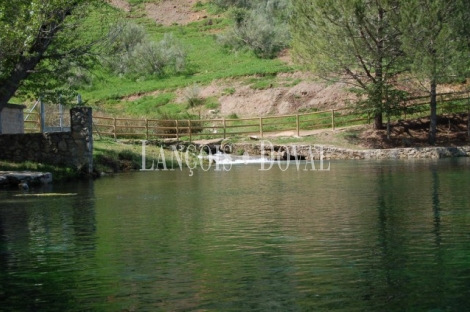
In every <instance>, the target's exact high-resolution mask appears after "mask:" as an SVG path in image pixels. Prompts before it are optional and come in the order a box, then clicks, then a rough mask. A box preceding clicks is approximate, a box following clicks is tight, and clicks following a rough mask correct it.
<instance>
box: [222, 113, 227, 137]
mask: <svg viewBox="0 0 470 312" xmlns="http://www.w3.org/2000/svg"><path fill="white" fill-rule="evenodd" d="M222 121H223V126H224V139H225V136H226V134H227V132H226V130H227V129H226V128H225V127H226V123H225V118H223V119H222Z"/></svg>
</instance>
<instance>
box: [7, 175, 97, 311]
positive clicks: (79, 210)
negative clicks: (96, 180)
mask: <svg viewBox="0 0 470 312" xmlns="http://www.w3.org/2000/svg"><path fill="white" fill-rule="evenodd" d="M35 191H39V192H42V191H50V190H48V189H41V190H35ZM14 195H17V192H7V193H5V192H4V193H1V194H0V196H1V197H0V202H1V209H0V255H1V258H0V280H1V282H0V306H1V307H2V311H45V310H48V311H52V310H63V311H65V310H67V309H69V308H71V307H72V308H73V306H75V303H78V302H79V301H80V299H79V296H77V295H79V294H77V292H76V291H74V289H76V286H77V284H78V283H82V281H83V269H84V266H86V265H89V261H88V259H91V258H93V257H94V255H93V253H94V249H95V240H96V238H95V237H94V233H95V216H94V215H95V213H94V207H93V203H92V200H91V199H92V198H93V186H92V185H90V184H86V185H82V187H81V188H80V195H81V196H74V197H56V198H34V199H33V198H26V197H22V198H18V197H14Z"/></svg>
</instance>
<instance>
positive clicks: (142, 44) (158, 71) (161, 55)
mask: <svg viewBox="0 0 470 312" xmlns="http://www.w3.org/2000/svg"><path fill="white" fill-rule="evenodd" d="M110 34H111V35H110V37H112V38H115V39H114V42H113V44H112V45H111V47H110V53H111V56H110V57H109V58H108V64H109V66H110V68H111V69H112V70H113V71H114V72H115V73H118V74H124V75H131V76H137V77H142V76H144V77H145V76H151V75H156V76H162V75H164V74H171V73H181V72H184V70H185V69H186V52H185V50H184V48H183V46H182V45H181V43H180V42H179V41H178V40H177V39H176V38H175V37H174V36H173V35H172V34H165V35H164V37H163V39H162V40H161V41H159V42H154V41H151V40H149V38H148V37H147V35H146V32H145V30H144V28H143V27H142V26H139V25H136V24H135V23H131V22H126V23H119V24H117V25H116V26H115V27H113V29H111V31H110Z"/></svg>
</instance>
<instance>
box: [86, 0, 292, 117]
mask: <svg viewBox="0 0 470 312" xmlns="http://www.w3.org/2000/svg"><path fill="white" fill-rule="evenodd" d="M142 2H144V1H141V0H132V1H131V4H132V5H134V6H135V5H139V4H141V3H142ZM145 2H149V1H148V0H146V1H145ZM155 2H157V1H155ZM204 5H205V6H206V4H204ZM108 14H109V15H110V16H111V17H109V19H110V20H112V19H113V18H115V19H119V18H121V17H122V12H119V11H117V10H114V9H109V12H108ZM98 18H99V17H97V16H95V17H90V19H91V21H92V22H96V23H98V22H99V20H97V19H98ZM134 21H135V22H137V23H139V24H141V25H143V26H144V27H145V28H146V30H147V32H148V34H149V36H150V38H151V39H152V40H155V41H159V40H161V39H162V38H163V35H164V34H165V33H173V35H174V36H175V37H176V38H178V39H179V40H180V41H181V42H182V44H183V45H184V46H185V48H186V51H187V53H188V67H187V71H186V72H185V73H184V74H179V75H171V76H170V75H168V76H163V77H141V78H139V79H131V78H128V77H119V76H116V75H114V74H112V73H110V72H107V70H105V69H104V68H97V69H96V70H95V71H94V79H93V82H92V85H91V86H87V87H84V88H82V90H79V92H80V94H81V95H82V98H83V99H85V100H86V101H87V104H88V105H92V106H105V107H106V106H107V105H109V104H117V103H121V104H126V105H127V104H129V103H124V102H125V100H124V98H125V97H127V96H130V95H134V94H143V95H145V94H148V93H150V92H153V91H156V90H161V91H164V92H165V93H170V92H172V90H175V89H180V88H185V87H187V86H188V85H191V84H199V85H207V84H210V83H211V82H212V81H214V80H217V79H225V78H234V77H246V76H252V75H258V76H263V77H268V78H262V79H257V80H256V81H254V82H253V85H254V87H255V88H265V87H266V86H268V85H269V83H270V82H269V80H272V78H273V77H274V75H275V74H277V73H280V72H288V71H292V70H293V69H292V68H291V67H289V66H287V65H286V64H284V63H282V62H281V61H279V60H265V59H259V58H257V57H256V56H255V55H253V53H251V52H237V53H231V52H229V51H226V50H225V49H224V48H223V47H221V46H220V45H218V44H217V43H216V38H215V35H214V32H220V31H223V30H224V29H225V28H226V27H227V26H228V25H229V24H230V21H229V20H228V19H226V18H222V17H221V18H212V21H213V22H212V25H208V23H207V22H206V21H204V20H202V21H197V22H194V23H190V24H189V25H185V26H181V25H172V26H161V25H157V24H156V23H155V21H153V20H150V19H147V18H135V19H134ZM149 100H150V99H145V100H142V101H143V102H142V103H146V102H147V101H149ZM138 106H139V107H142V110H140V109H138V108H130V109H128V110H127V113H130V114H133V115H134V114H135V115H141V114H142V113H143V112H144V113H145V112H147V111H149V110H151V109H152V105H150V104H142V105H140V104H138Z"/></svg>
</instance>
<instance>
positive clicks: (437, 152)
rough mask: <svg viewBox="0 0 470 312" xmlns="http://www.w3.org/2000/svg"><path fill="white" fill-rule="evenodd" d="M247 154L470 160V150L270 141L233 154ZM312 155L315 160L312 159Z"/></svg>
mask: <svg viewBox="0 0 470 312" xmlns="http://www.w3.org/2000/svg"><path fill="white" fill-rule="evenodd" d="M243 152H247V153H248V154H249V155H250V156H255V155H265V156H271V157H274V158H277V157H279V158H281V159H285V158H286V157H287V155H288V154H289V155H290V156H291V157H292V155H294V153H295V154H296V155H299V156H301V157H302V158H308V159H310V157H311V156H313V159H315V160H317V159H320V156H321V154H323V159H422V158H448V157H469V156H470V146H459V147H408V148H391V149H370V150H352V149H346V148H340V147H335V146H328V145H317V144H315V145H287V146H284V145H270V144H269V143H268V142H267V141H266V143H265V144H264V147H262V146H261V144H233V146H232V153H234V154H242V153H243ZM310 155H311V156H310Z"/></svg>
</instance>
